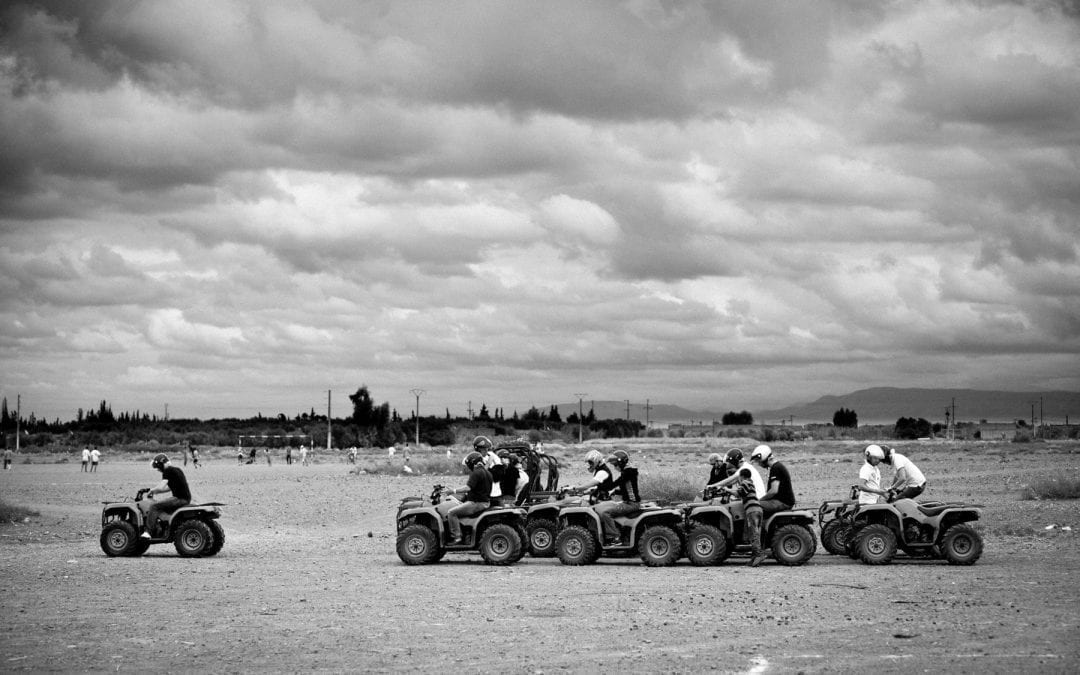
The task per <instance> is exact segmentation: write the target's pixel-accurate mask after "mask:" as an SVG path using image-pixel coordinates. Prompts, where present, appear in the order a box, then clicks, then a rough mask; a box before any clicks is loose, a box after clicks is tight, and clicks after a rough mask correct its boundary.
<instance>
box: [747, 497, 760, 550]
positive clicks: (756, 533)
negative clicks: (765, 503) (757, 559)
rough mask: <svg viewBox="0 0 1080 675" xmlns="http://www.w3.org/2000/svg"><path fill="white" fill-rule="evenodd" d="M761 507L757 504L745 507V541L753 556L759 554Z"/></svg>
mask: <svg viewBox="0 0 1080 675" xmlns="http://www.w3.org/2000/svg"><path fill="white" fill-rule="evenodd" d="M761 519H762V513H761V507H760V506H758V505H757V504H754V505H752V506H747V507H746V539H747V542H748V543H749V544H750V551H751V553H752V554H753V555H755V556H756V555H760V554H761Z"/></svg>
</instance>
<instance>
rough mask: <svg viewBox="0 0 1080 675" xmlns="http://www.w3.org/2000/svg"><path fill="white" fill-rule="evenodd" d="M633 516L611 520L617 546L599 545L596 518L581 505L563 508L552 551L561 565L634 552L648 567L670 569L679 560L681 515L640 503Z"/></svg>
mask: <svg viewBox="0 0 1080 675" xmlns="http://www.w3.org/2000/svg"><path fill="white" fill-rule="evenodd" d="M640 506H641V510H640V511H639V512H637V513H635V514H631V515H625V516H615V522H616V524H618V526H619V531H620V532H619V533H620V538H621V540H622V543H621V544H617V545H614V546H611V545H605V544H603V543H602V542H603V541H604V538H603V537H602V536H601V532H602V528H601V521H600V516H599V514H597V513H596V511H595V510H594V509H593V508H592V507H591V506H589V505H588V504H587V503H585V502H584V501H582V502H581V503H578V504H567V505H564V506H562V507H561V508H560V509H559V511H558V535H557V536H556V537H555V550H556V553H557V555H558V556H559V561H560V562H561V563H562V564H564V565H590V564H592V563H594V562H596V561H597V560H599V559H600V558H601V557H603V556H610V557H613V558H614V557H627V556H628V555H633V554H634V552H635V551H636V552H637V554H638V555H639V556H640V557H641V561H642V562H643V563H645V564H646V565H648V566H649V567H666V566H669V565H674V564H675V563H676V562H678V560H679V558H681V557H682V551H683V540H682V534H681V532H680V530H679V525H680V523H681V522H682V512H681V511H680V510H679V509H677V508H672V507H666V506H659V505H657V504H656V502H642V503H641V505H640Z"/></svg>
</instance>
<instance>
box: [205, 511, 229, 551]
mask: <svg viewBox="0 0 1080 675" xmlns="http://www.w3.org/2000/svg"><path fill="white" fill-rule="evenodd" d="M206 524H207V525H208V526H209V527H210V532H211V533H212V534H213V535H214V543H213V544H211V545H210V548H208V549H206V553H205V554H204V555H208V556H211V555H217V554H218V553H220V552H221V549H223V548H224V547H225V528H224V527H222V526H221V523H219V522H218V521H216V520H208V521H206Z"/></svg>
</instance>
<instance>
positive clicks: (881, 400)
mask: <svg viewBox="0 0 1080 675" xmlns="http://www.w3.org/2000/svg"><path fill="white" fill-rule="evenodd" d="M954 404H955V410H956V420H957V421H959V422H979V421H981V420H987V421H990V422H1011V421H1014V420H1025V421H1027V422H1028V423H1029V424H1030V423H1031V418H1032V414H1033V413H1032V411H1033V410H1034V417H1035V422H1036V423H1038V422H1039V421H1040V419H1041V420H1042V421H1045V422H1046V423H1047V424H1064V423H1065V422H1066V421H1068V422H1070V423H1073V424H1080V392H1077V391H1046V392H1018V391H983V390H978V389H899V388H894V387H874V388H872V389H860V390H859V391H853V392H851V393H850V394H842V395H838V396H833V395H830V396H822V397H821V398H819V399H817V400H816V401H813V402H810V403H803V404H797V405H790V406H787V407H785V408H777V409H775V410H751V411H750V412H751V413H752V414H753V415H754V421H755V422H757V423H769V424H779V423H780V422H781V420H785V421H788V423H794V424H796V425H800V424H811V423H827V422H832V418H833V413H835V412H836V411H837V410H839V409H840V408H847V409H849V410H854V411H855V413H856V414H857V415H858V417H859V424H892V423H894V422H896V420H898V419H899V418H901V417H921V418H923V419H926V420H929V421H931V422H941V423H944V422H945V409H946V407H948V408H949V409H950V414H951V411H952V408H953V406H954ZM557 405H558V406H559V413H560V414H561V415H562V417H563V419H566V418H567V417H568V416H569V415H571V414H573V413H576V412H577V411H578V404H577V402H576V401H575V402H573V403H559V404H557ZM590 407H592V408H593V410H594V412H595V414H596V416H597V417H598V418H599V419H624V418H626V417H627V404H626V402H625V401H584V405H583V410H584V412H585V414H588V411H589V408H590ZM744 409H745V408H739V409H738V410H735V412H740V411H741V410H744ZM727 412H731V411H728V410H723V411H695V410H689V409H687V408H683V407H680V406H676V405H666V404H662V403H655V404H651V405H649V408H648V410H647V411H646V408H645V406H644V405H642V404H637V403H632V404H630V406H629V413H630V414H629V417H630V419H635V420H640V421H642V422H644V421H645V420H646V414H648V420H649V421H650V422H653V423H655V424H660V425H667V424H671V423H683V424H687V423H705V424H711V423H712V421H713V420H717V421H719V420H720V419H721V418H722V417H723V416H724V414H725V413H727Z"/></svg>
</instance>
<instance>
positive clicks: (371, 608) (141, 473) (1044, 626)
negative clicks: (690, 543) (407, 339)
mask: <svg viewBox="0 0 1080 675" xmlns="http://www.w3.org/2000/svg"><path fill="white" fill-rule="evenodd" d="M594 445H595V446H597V447H600V448H601V449H604V450H606V449H611V448H615V447H622V448H625V449H627V450H628V451H629V452H630V454H631V456H632V457H633V460H634V463H635V464H636V465H637V466H638V467H639V468H640V469H641V472H642V484H643V487H645V489H646V491H647V482H648V480H649V478H650V476H653V477H655V476H659V475H662V474H668V475H670V474H681V475H687V476H691V477H694V478H695V479H697V478H700V479H701V481H702V482H703V481H704V478H705V476H706V475H707V473H708V471H707V468H708V467H707V466H706V462H705V459H706V457H707V455H708V453H710V452H713V451H722V450H723V449H724V448H726V447H728V446H729V445H731V443H730V442H728V441H724V440H722V439H696V440H692V441H691V440H686V441H674V440H666V439H641V440H636V439H635V440H634V441H632V442H629V441H611V442H602V443H596V444H593V443H586V444H585V445H583V446H577V447H575V446H567V447H564V448H558V447H556V448H553V449H552V448H549V449H550V450H551V451H552V454H555V455H556V456H561V457H565V458H568V459H570V460H571V461H570V462H569V464H568V466H567V467H566V469H565V470H564V474H563V483H564V484H566V483H574V482H581V481H582V480H583V479H584V478H585V470H584V463H583V462H582V461H580V458H581V456H582V455H583V454H584V452H585V451H586V450H587V449H588V448H589V447H594ZM743 445H746V444H743ZM894 446H895V447H897V448H898V450H899V451H901V452H903V453H905V454H907V455H908V456H909V457H910V458H912V459H913V460H914V461H915V462H916V463H917V464H918V465H919V466H920V467H921V468H922V469H923V471H924V472H925V473H926V474H927V475H928V477H929V479H930V482H931V489H930V490H929V491H928V493H927V494H926V495H925V496H924V498H925V499H948V500H964V501H968V502H974V503H979V504H982V505H984V507H985V508H984V510H983V514H982V520H981V521H980V523H979V528H980V530H981V532H982V533H983V535H984V537H985V542H986V548H985V552H984V554H983V556H982V558H981V559H980V560H979V561H978V562H977V563H976V564H975V565H974V566H971V567H955V566H950V565H948V564H946V563H945V562H943V561H937V560H934V561H928V560H912V559H908V558H904V557H898V558H897V559H896V560H894V562H893V563H892V564H890V565H887V566H882V567H871V566H867V565H863V564H862V563H859V562H855V561H852V560H850V559H848V558H847V557H845V556H833V555H829V554H827V553H826V552H825V551H824V550H823V549H819V550H818V552H817V554H816V555H815V556H814V557H813V558H812V559H811V560H810V561H809V562H808V563H807V564H806V565H804V566H802V567H783V566H780V565H778V564H776V563H775V562H773V561H772V560H769V561H766V563H765V564H763V565H762V566H761V567H759V568H756V569H751V568H749V567H747V566H746V565H745V563H746V558H745V557H742V556H738V555H736V556H733V557H732V558H730V559H729V560H728V561H727V562H726V563H724V564H723V565H720V566H716V567H707V568H699V567H694V566H692V565H690V564H689V563H688V562H687V561H686V560H685V559H684V560H682V561H680V562H679V563H678V565H676V566H674V567H669V568H648V567H645V566H643V565H642V564H641V563H640V561H639V560H638V559H637V558H632V559H618V560H602V561H601V562H600V563H598V564H596V565H591V566H586V567H566V566H563V565H561V564H560V563H559V561H558V560H557V559H533V558H531V557H528V556H526V557H525V558H524V559H523V560H522V561H520V562H519V563H518V564H516V565H513V566H510V567H493V566H488V565H485V564H483V562H482V561H481V559H480V558H479V556H477V555H475V554H473V555H456V554H453V555H448V556H447V557H446V558H445V559H444V560H443V561H442V562H440V563H437V564H435V565H430V566H420V567H410V566H406V565H404V564H402V563H401V562H400V561H399V560H398V557H397V555H396V553H395V550H394V538H395V529H394V512H395V508H396V506H397V503H398V501H399V499H400V498H401V497H404V496H408V495H420V494H427V493H428V492H429V491H430V488H431V485H432V484H434V483H448V484H462V483H463V482H464V477H463V476H405V475H402V474H401V473H400V472H399V471H396V470H394V471H392V472H389V473H386V474H379V475H374V474H367V475H360V474H357V473H355V472H352V471H350V468H351V467H350V466H349V465H348V464H345V463H344V462H343V461H341V459H340V458H338V457H336V456H335V457H331V456H328V455H327V454H326V453H325V452H320V453H317V455H316V462H315V463H313V464H312V465H310V466H299V465H296V464H294V465H292V466H287V465H285V463H284V462H283V461H280V458H278V459H277V460H276V461H275V462H274V464H273V465H272V466H267V465H266V464H265V463H260V464H254V465H250V466H247V465H245V466H238V465H237V464H236V461H235V459H230V458H229V457H228V453H227V452H225V451H223V452H222V453H221V457H215V456H214V453H205V454H207V455H210V456H209V457H207V458H206V460H205V461H204V466H203V467H202V468H201V469H198V470H195V469H194V468H193V467H191V466H188V467H187V469H186V471H187V475H188V477H189V480H190V482H191V484H192V487H193V490H194V492H195V496H196V499H198V500H202V501H220V502H226V503H227V506H225V507H223V516H222V520H221V522H222V524H223V525H224V527H225V530H226V533H227V541H226V544H225V548H224V550H223V551H222V552H221V553H220V554H219V555H218V556H217V557H215V558H206V559H186V558H181V557H179V556H178V555H177V554H176V552H175V550H174V549H173V548H172V547H171V546H154V547H152V548H151V549H150V551H149V552H148V553H147V555H145V556H143V557H141V558H108V557H106V556H105V555H104V554H103V553H102V552H101V549H100V548H99V545H98V534H99V531H100V512H101V502H102V501H103V500H110V499H117V498H120V497H123V496H125V495H128V496H130V495H133V494H134V492H135V490H136V489H137V488H139V487H144V486H148V485H150V484H152V483H154V482H156V480H157V478H158V474H157V473H156V472H155V471H153V470H152V469H151V468H150V466H149V463H148V461H146V460H145V459H142V460H140V461H136V460H135V459H133V458H132V459H126V460H125V459H124V458H122V457H118V456H110V455H109V454H108V453H107V454H106V457H105V460H104V462H103V464H102V465H101V467H100V470H99V471H98V472H97V473H92V474H90V473H82V472H81V471H80V467H79V463H78V462H77V461H75V462H71V463H62V464H57V463H48V464H46V463H41V464H26V463H21V462H19V461H18V460H17V462H16V464H15V465H14V466H13V468H12V470H10V471H6V472H0V498H2V499H3V500H4V501H5V502H7V503H8V504H15V505H19V506H25V507H29V508H32V509H34V510H36V511H38V512H39V513H40V515H39V516H36V517H33V518H31V519H30V521H29V522H26V523H19V524H15V525H11V524H5V525H3V526H0V579H2V588H0V616H2V617H3V618H2V627H0V671H3V672H18V671H32V672H49V671H63V672H71V671H89V672H140V673H145V672H196V671H198V672H213V673H234V672H235V673H241V672H244V673H246V672H297V671H305V672H306V671H330V672H346V671H351V672H443V671H445V672H500V673H519V672H520V673H559V672H596V671H598V670H600V669H604V670H611V671H614V672H633V673H638V672H641V673H697V672H732V673H798V672H803V673H833V672H858V673H866V672H872V673H891V672H897V673H900V672H902V673H912V672H954V673H955V672H979V673H1015V672H1039V673H1075V672H1078V671H1080V553H1078V539H1077V536H1076V535H1077V531H1078V530H1080V502H1078V500H1075V499H1071V500H1060V501H1055V500H1024V499H1022V498H1021V494H1022V492H1023V489H1024V487H1025V486H1027V485H1031V484H1033V483H1036V482H1037V481H1040V480H1044V479H1049V478H1052V477H1063V476H1064V477H1070V478H1072V479H1076V478H1078V477H1080V444H1078V443H1076V442H1047V443H1038V442H1036V443H1024V444H1019V443H997V444H994V443H944V442H923V443H918V442H911V443H896V444H894ZM750 447H752V445H746V448H745V449H747V450H748V449H749V448H750ZM773 448H774V451H775V452H776V453H777V455H778V456H779V457H780V459H781V460H782V461H784V462H785V463H786V464H787V466H788V468H789V469H790V470H791V473H792V476H793V478H794V481H795V486H796V493H797V496H798V498H799V501H800V504H799V506H801V507H806V508H816V507H817V506H818V505H819V504H820V503H821V502H822V501H823V500H826V499H837V498H842V497H843V496H844V495H845V493H846V492H847V488H848V486H850V485H851V484H852V483H853V482H855V480H856V475H857V472H858V468H859V464H860V462H861V459H860V455H859V453H860V450H861V448H862V444H861V443H849V442H832V443H829V442H813V443H776V444H773ZM226 450H227V449H226ZM456 451H457V452H458V453H459V454H460V453H461V452H462V451H463V450H462V449H461V448H458V449H456ZM431 452H432V453H433V454H434V453H436V452H442V451H441V450H433V451H431ZM415 456H416V455H414V457H415ZM365 460H366V461H376V460H374V459H373V456H372V457H365V458H362V461H365ZM377 461H381V462H388V461H389V460H387V459H386V458H385V456H384V455H379V459H378V460H377ZM886 473H887V472H886ZM1051 526H1052V527H1051Z"/></svg>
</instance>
